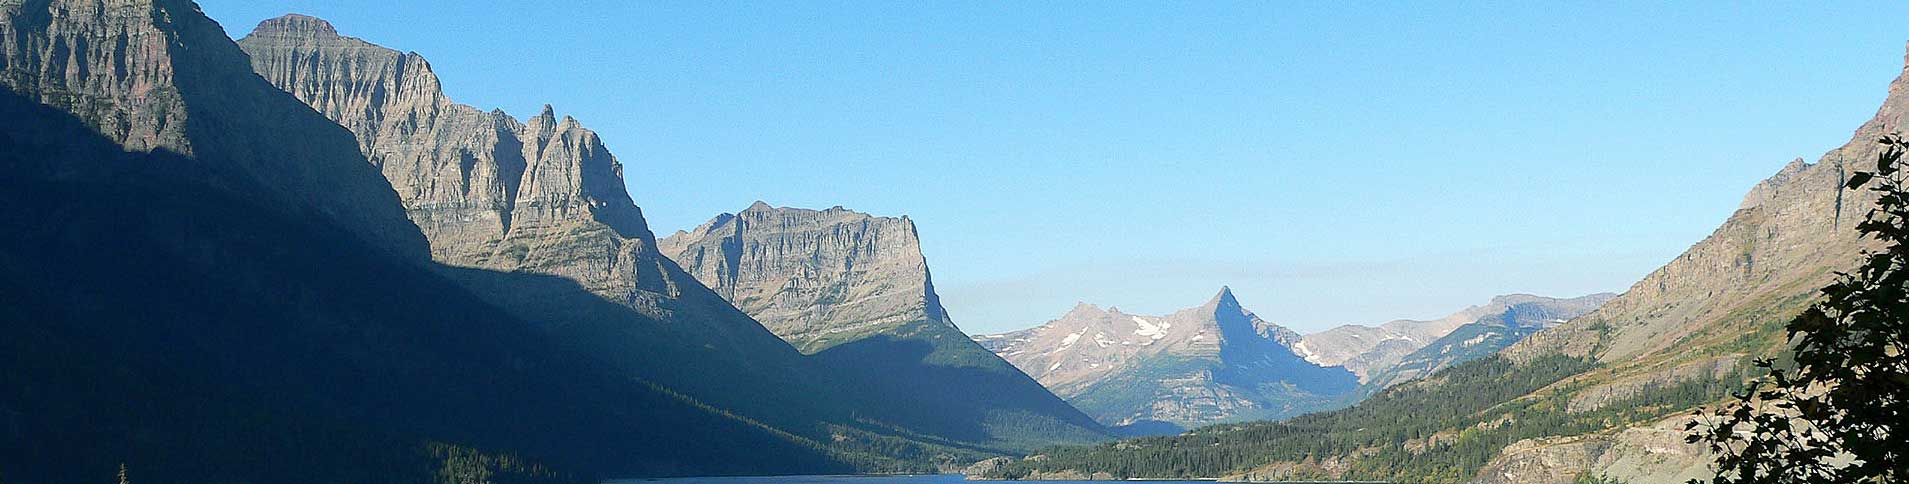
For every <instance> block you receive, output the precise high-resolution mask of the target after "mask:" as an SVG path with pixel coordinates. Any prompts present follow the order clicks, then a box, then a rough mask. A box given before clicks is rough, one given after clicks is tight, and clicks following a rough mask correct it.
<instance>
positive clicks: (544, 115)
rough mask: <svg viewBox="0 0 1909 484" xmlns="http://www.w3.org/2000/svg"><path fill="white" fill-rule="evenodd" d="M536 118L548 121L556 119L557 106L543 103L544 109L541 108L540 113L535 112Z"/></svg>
mask: <svg viewBox="0 0 1909 484" xmlns="http://www.w3.org/2000/svg"><path fill="white" fill-rule="evenodd" d="M537 118H538V119H544V120H549V121H556V120H557V108H556V107H554V106H551V105H549V104H545V105H544V110H543V112H541V113H537Z"/></svg>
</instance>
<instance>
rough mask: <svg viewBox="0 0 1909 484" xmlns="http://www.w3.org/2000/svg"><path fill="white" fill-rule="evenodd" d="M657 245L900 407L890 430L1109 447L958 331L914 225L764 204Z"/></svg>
mask: <svg viewBox="0 0 1909 484" xmlns="http://www.w3.org/2000/svg"><path fill="white" fill-rule="evenodd" d="M660 245H661V246H662V248H663V253H665V254H668V255H670V256H671V257H674V258H675V259H676V260H677V262H678V263H680V264H682V266H683V267H684V269H686V270H687V271H688V272H689V273H691V274H695V275H696V277H697V278H698V279H700V280H702V281H703V282H704V283H705V284H708V285H709V287H710V288H712V289H714V290H715V291H716V292H717V293H719V294H722V295H723V297H725V298H728V299H729V300H730V301H733V302H734V303H735V304H736V306H737V307H738V308H741V309H742V310H743V311H744V312H747V313H749V314H750V315H751V316H754V317H755V318H756V319H757V320H759V321H761V322H762V324H763V325H764V326H766V327H768V328H769V329H770V330H772V331H774V332H775V333H776V334H777V335H779V336H781V337H782V338H783V339H785V340H788V341H789V342H790V343H791V344H794V345H796V347H798V348H801V349H803V350H804V351H805V352H810V353H813V354H814V356H813V358H815V359H816V360H817V361H819V362H821V363H822V364H824V365H825V366H826V367H827V368H828V372H829V373H830V374H831V375H834V376H836V377H837V378H840V379H842V380H843V381H846V382H849V386H851V387H852V388H855V389H857V391H862V392H867V393H869V394H870V398H879V399H883V400H886V401H888V402H890V403H893V404H894V405H892V406H890V407H889V408H886V409H881V410H876V411H875V413H873V415H876V416H878V417H880V418H882V419H883V420H885V421H891V422H897V423H902V424H905V425H909V426H911V427H916V428H922V429H932V430H933V431H934V432H935V433H936V434H937V435H944V436H950V437H954V438H957V439H959V440H962V441H967V442H977V443H982V444H984V445H989V446H1002V447H1006V448H1011V449H1022V450H1028V449H1033V448H1036V447H1039V446H1043V445H1051V444H1055V443H1064V442H1071V443H1079V442H1089V441H1096V440H1102V439H1104V438H1106V434H1105V431H1104V430H1103V429H1102V428H1101V426H1100V425H1099V424H1097V423H1095V422H1094V421H1093V420H1092V419H1090V418H1088V417H1087V416H1086V415H1084V414H1082V413H1081V412H1080V411H1079V410H1075V409H1074V408H1073V407H1071V406H1069V405H1068V404H1067V403H1066V402H1064V401H1062V400H1061V399H1060V398H1059V397H1055V396H1054V395H1053V394H1052V393H1050V392H1048V390H1047V389H1046V388H1042V387H1041V385H1040V384H1039V383H1037V382H1035V381H1034V380H1033V379H1032V378H1028V376H1027V375H1025V374H1023V373H1021V371H1020V370H1018V369H1016V368H1014V366H1012V365H1009V364H1008V363H1007V362H1006V361H1002V360H1001V358H999V357H997V356H995V355H994V354H993V353H989V352H988V350H987V349H985V348H982V347H981V346H980V345H978V344H975V342H974V341H972V340H970V339H968V337H967V335H965V334H963V333H962V332H961V330H960V328H957V327H955V325H954V322H953V320H952V319H950V318H949V317H948V312H947V310H946V309H944V308H942V307H941V298H940V297H939V296H937V295H936V294H935V291H934V282H933V280H932V277H931V276H930V275H929V272H928V260H927V259H926V258H925V257H923V256H922V253H921V241H920V238H919V235H918V234H917V232H916V230H915V224H914V222H913V221H911V220H909V219H908V218H907V217H901V218H889V217H874V216H870V215H867V214H862V213H858V212H854V211H851V210H847V209H844V208H841V207H835V208H831V209H828V210H805V209H795V208H777V207H770V206H769V205H768V204H765V203H762V202H756V203H755V204H754V205H751V206H750V207H749V208H747V209H745V210H743V211H741V212H738V213H735V214H722V215H719V216H717V217H716V218H715V219H713V220H710V221H709V222H708V223H705V224H703V225H702V226H700V227H697V228H696V229H695V230H693V231H686V232H677V233H676V234H674V235H671V236H670V237H668V238H665V239H663V240H662V241H661V242H660Z"/></svg>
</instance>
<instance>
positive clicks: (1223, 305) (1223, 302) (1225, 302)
mask: <svg viewBox="0 0 1909 484" xmlns="http://www.w3.org/2000/svg"><path fill="white" fill-rule="evenodd" d="M1206 305H1208V306H1213V308H1214V309H1215V310H1219V311H1226V310H1233V309H1238V308H1239V307H1240V301H1239V300H1238V299H1235V298H1233V288H1232V287H1228V286H1220V292H1219V293H1218V294H1214V295H1213V299H1211V300H1208V301H1207V303H1206Z"/></svg>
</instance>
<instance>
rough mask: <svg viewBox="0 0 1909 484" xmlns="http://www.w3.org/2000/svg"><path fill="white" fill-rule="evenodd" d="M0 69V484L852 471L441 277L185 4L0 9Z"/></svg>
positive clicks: (349, 157) (367, 188)
mask: <svg viewBox="0 0 1909 484" xmlns="http://www.w3.org/2000/svg"><path fill="white" fill-rule="evenodd" d="M0 70H3V71H4V75H0V116H4V117H5V119H7V120H8V122H6V123H0V170H3V171H5V172H6V173H7V174H8V175H7V176H6V177H4V181H0V185H4V188H0V193H6V194H7V195H8V196H7V203H5V204H0V223H4V224H5V226H6V227H7V230H6V231H4V232H3V233H0V305H4V306H5V307H6V308H8V310H7V311H4V312H3V314H0V328H4V329H0V332H4V333H5V335H4V336H0V355H3V356H0V380H3V381H5V382H6V384H4V385H0V472H4V476H5V478H6V479H7V481H8V482H106V481H108V480H110V479H111V478H112V477H113V475H114V473H115V472H116V471H117V470H118V469H120V468H122V467H121V466H122V465H123V466H124V468H125V469H127V470H128V471H129V474H130V476H131V478H132V479H133V480H136V481H140V482H430V481H434V480H435V479H438V478H442V477H444V476H489V477H490V478H492V479H496V480H502V481H510V482H545V481H565V482H586V481H589V482H594V481H596V480H597V477H599V476H625V475H636V476H667V475H685V474H708V473H715V474H736V473H771V472H775V473H788V472H844V471H851V470H854V469H855V468H856V467H855V466H853V465H851V464H850V463H849V462H848V461H846V460H845V459H844V458H843V455H842V454H840V453H838V452H834V451H831V450H828V449H826V448H824V447H823V446H822V445H820V444H818V443H816V442H815V441H812V440H807V439H804V438H801V437H797V436H793V435H790V434H787V433H784V432H779V431H776V430H774V429H770V428H767V427H765V426H763V425H762V424H760V423H757V422H753V421H750V420H747V419H744V418H739V417H736V416H734V415H732V414H729V413H726V412H723V411H720V410H716V409H713V408H710V407H709V406H707V405H704V404H702V403H700V402H697V401H695V400H693V399H690V398H687V397H684V396H683V395H682V394H680V393H677V392H675V391H672V390H670V389H668V388H666V387H663V386H661V385H657V384H655V383H653V382H646V381H643V380H636V379H632V378H629V377H628V375H627V374H626V373H625V372H622V371H619V370H615V369H613V368H610V367H607V366H606V365H605V364H603V363H602V362H601V361H599V360H598V359H596V358H594V357H590V356H587V355H583V354H580V353H578V352H577V351H575V350H574V348H573V346H572V345H570V344H567V343H564V342H562V341H559V340H556V339H554V338H551V337H550V336H549V335H548V333H546V332H545V331H541V330H539V329H537V327H536V326H535V325H533V324H532V323H531V322H528V321H525V320H523V319H521V318H519V317H517V316H515V315H514V314H512V313H510V312H507V311H504V310H501V309H499V308H497V307H496V306H494V305H492V304H489V303H487V302H486V301H485V300H484V299H482V298H480V297H479V296H477V295H475V294H473V293H472V292H471V291H469V290H468V289H466V288H465V287H464V285H462V284H460V283H457V282H454V281H452V280H451V279H449V278H447V277H446V276H445V275H444V274H445V271H446V269H443V268H440V267H437V266H436V264H434V263H433V262H431V261H430V260H429V258H428V255H429V251H428V249H427V238H426V237H425V236H424V234H422V233H420V231H419V229H418V228H417V227H416V226H415V225H413V223H412V222H411V221H410V220H409V219H408V218H407V217H406V216H405V213H404V211H403V205H402V204H401V203H400V198H399V195H398V194H397V193H394V192H393V190H392V189H391V187H390V185H389V184H388V183H387V182H386V181H385V179H384V177H382V176H380V174H379V173H378V171H377V169H376V168H375V167H374V166H373V165H371V164H369V163H367V162H366V160H365V158H364V157H363V156H362V155H361V154H360V152H359V150H358V149H357V143H355V142H354V139H353V136H352V133H351V132H349V131H347V130H345V129H343V128H341V127H339V126H338V125H337V124H335V123H333V122H331V121H330V120H328V119H326V118H325V117H323V116H320V115H319V114H318V113H315V112H313V111H312V110H311V109H310V108H308V107H306V106H305V105H303V104H302V103H300V102H299V101H298V100H296V99H294V98H292V97H291V96H288V95H286V94H285V93H283V92H281V91H279V90H278V89H277V88H275V87H274V86H272V85H270V84H268V83H266V82H264V81H262V80H261V79H260V78H259V77H258V76H257V75H255V74H254V73H253V72H252V70H251V68H250V66H249V65H248V63H247V60H246V56H245V54H244V53H243V52H241V51H240V49H239V48H238V46H236V45H235V44H234V43H233V42H232V41H231V40H230V39H228V38H227V37H225V35H224V31H223V29H222V28H221V27H220V26H219V25H218V24H216V23H215V22H213V21H212V20H210V19H208V18H206V17H205V16H204V15H203V14H202V13H201V12H200V11H199V10H198V8H197V7H196V6H195V5H193V4H192V3H190V2H187V1H183V0H179V1H174V0H108V1H99V0H32V1H12V2H0ZM477 272H484V273H486V274H489V275H488V276H480V275H477V274H472V275H470V277H474V278H475V277H512V278H516V277H522V276H516V275H508V274H499V273H492V272H488V271H477Z"/></svg>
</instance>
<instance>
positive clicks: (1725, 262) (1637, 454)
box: [1478, 58, 1909, 482]
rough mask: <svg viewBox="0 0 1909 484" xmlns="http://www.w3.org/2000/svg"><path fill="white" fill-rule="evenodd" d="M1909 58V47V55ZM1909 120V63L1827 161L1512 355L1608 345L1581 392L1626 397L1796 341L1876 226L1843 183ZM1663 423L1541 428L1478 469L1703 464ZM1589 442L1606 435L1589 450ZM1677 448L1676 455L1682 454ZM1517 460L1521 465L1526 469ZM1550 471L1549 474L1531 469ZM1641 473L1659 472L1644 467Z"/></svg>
mask: <svg viewBox="0 0 1909 484" xmlns="http://www.w3.org/2000/svg"><path fill="white" fill-rule="evenodd" d="M1905 63H1906V64H1909V58H1905ZM1906 125H1909V68H1905V71H1904V73H1903V74H1902V75H1899V76H1898V77H1897V78H1896V79H1895V81H1894V82H1892V83H1891V84H1890V85H1889V96H1888V98H1887V99H1885V100H1884V102H1883V105H1882V107H1881V108H1879V109H1877V111H1876V115H1875V116H1874V117H1872V118H1871V119H1870V120H1869V121H1868V122H1865V123H1863V125H1862V126H1860V127H1858V128H1857V129H1856V132H1855V133H1854V135H1853V136H1852V137H1851V138H1850V140H1849V142H1848V143H1846V144H1844V145H1843V146H1841V147H1838V148H1836V149H1834V150H1830V151H1829V152H1828V153H1825V154H1824V155H1823V156H1821V157H1820V158H1818V160H1817V162H1816V163H1813V164H1812V163H1805V162H1804V161H1803V160H1801V159H1798V160H1795V161H1792V162H1790V163H1789V164H1788V165H1786V166H1784V167H1783V168H1782V169H1781V170H1779V171H1778V172H1777V173H1776V174H1775V175H1773V176H1771V177H1770V178H1769V179H1767V180H1765V181H1763V182H1762V183H1759V184H1757V186H1755V187H1752V188H1751V190H1750V192H1749V194H1747V195H1746V196H1745V197H1744V200H1743V202H1742V204H1741V205H1740V207H1739V208H1738V210H1737V211H1736V213H1734V214H1732V215H1731V216H1730V218H1729V219H1728V220H1725V221H1724V223H1723V225H1722V226H1721V227H1719V228H1718V229H1717V230H1716V231H1715V232H1713V233H1712V234H1711V235H1710V236H1709V237H1706V238H1705V239H1704V240H1702V241H1699V242H1697V243H1696V244H1695V245H1692V246H1691V247H1690V249H1689V250H1687V251H1685V252H1684V253H1683V254H1682V255H1680V256H1678V257H1677V258H1676V259H1674V260H1672V261H1670V262H1669V263H1667V264H1665V265H1664V266H1663V267H1662V268H1659V269H1657V270H1656V271H1654V272H1652V273H1651V274H1650V275H1648V276H1645V278H1644V279H1643V280H1642V281H1639V282H1638V283H1637V284H1636V285H1633V286H1632V287H1631V289H1630V290H1629V291H1626V292H1625V293H1624V295H1623V296H1621V297H1618V298H1617V299H1615V300H1612V301H1611V302H1610V303H1609V304H1606V305H1604V306H1603V307H1602V308H1600V309H1598V310H1597V311H1594V312H1592V313H1590V314H1587V315H1585V316H1584V317H1581V318H1578V319H1575V320H1572V321H1571V322H1569V323H1566V324H1564V325H1561V326H1559V327H1557V328H1553V329H1551V330H1548V331H1544V332H1540V333H1538V334H1535V335H1533V336H1531V337H1530V338H1527V339H1525V340H1524V341H1521V342H1519V343H1517V344H1514V345H1512V346H1511V347H1510V348H1507V349H1506V350H1505V351H1504V353H1503V354H1504V355H1506V356H1508V357H1511V358H1513V359H1517V360H1531V359H1535V358H1540V357H1544V356H1547V355H1556V354H1564V355H1573V356H1585V357H1590V358H1595V359H1597V360H1599V361H1601V362H1604V364H1605V365H1607V366H1609V367H1610V368H1611V369H1609V370H1601V371H1602V372H1605V373H1606V375H1605V376H1602V377H1592V376H1586V377H1582V378H1580V379H1579V380H1581V381H1583V383H1579V384H1578V385H1577V386H1581V387H1583V389H1582V390H1576V391H1572V392H1570V394H1569V395H1568V396H1570V397H1571V398H1572V401H1573V402H1574V403H1576V402H1590V403H1587V405H1589V404H1594V403H1596V402H1605V401H1612V400H1621V399H1622V398H1623V397H1624V396H1625V395H1627V394H1629V393H1635V391H1634V390H1633V389H1635V388H1639V387H1647V386H1650V385H1665V384H1674V383H1676V382H1680V381H1704V380H1706V379H1715V378H1718V376H1716V373H1719V372H1692V371H1690V369H1691V368H1701V367H1708V366H1711V365H1717V364H1728V365H1732V366H1734V365H1738V364H1740V361H1741V360H1742V359H1744V358H1748V357H1753V356H1763V355H1773V354H1775V353H1777V352H1778V351H1780V349H1781V348H1782V339H1783V334H1782V325H1783V324H1785V323H1787V322H1788V321H1789V319H1790V318H1792V317H1794V316H1795V315H1796V314H1797V313H1799V312H1801V311H1802V310H1803V309H1804V308H1806V307H1808V305H1809V304H1810V303H1812V302H1814V301H1815V300H1816V299H1817V297H1818V293H1817V290H1818V289H1820V288H1822V287H1823V286H1824V285H1827V284H1828V283H1830V282H1831V281H1833V280H1834V278H1835V274H1834V273H1835V271H1839V270H1847V269H1848V268H1850V267H1853V266H1854V265H1855V264H1856V263H1857V262H1858V258H1859V252H1860V251H1861V250H1862V249H1863V248H1866V247H1869V246H1870V244H1871V243H1872V242H1869V241H1866V240H1863V239H1862V238H1861V237H1860V234H1859V233H1858V232H1857V231H1856V230H1855V225H1856V223H1858V222H1860V221H1861V220H1862V218H1863V215H1864V214H1865V213H1867V212H1868V210H1869V209H1870V207H1872V206H1873V205H1874V202H1875V198H1874V194H1873V193H1871V192H1868V191H1850V190H1844V189H1842V188H1841V187H1842V184H1843V182H1844V181H1845V179H1846V177H1847V176H1848V174H1849V173H1851V172H1854V171H1857V170H1870V169H1873V168H1874V167H1875V160H1876V155H1877V146H1878V145H1877V144H1876V142H1875V140H1876V139H1877V138H1878V137H1880V136H1882V135H1883V134H1886V133H1890V132H1897V131H1901V130H1902V129H1903V127H1904V126H1906ZM1650 428H1651V427H1648V426H1645V425H1636V426H1627V427H1624V428H1623V429H1621V430H1622V431H1621V432H1614V433H1606V434H1597V435H1585V436H1577V437H1576V438H1573V439H1536V440H1532V441H1528V442H1523V443H1520V444H1518V445H1517V446H1515V447H1517V449H1518V450H1519V452H1515V453H1514V452H1507V453H1506V454H1504V455H1502V456H1500V458H1499V459H1497V460H1494V461H1493V462H1492V464H1491V465H1490V466H1488V467H1487V468H1486V469H1485V470H1484V471H1483V472H1481V473H1480V475H1479V476H1478V479H1479V480H1480V481H1486V482H1499V481H1503V479H1501V478H1499V477H1496V476H1515V475H1516V473H1525V474H1526V475H1550V476H1556V477H1555V478H1553V479H1549V481H1551V482H1567V481H1568V480H1569V479H1571V478H1573V477H1574V476H1576V475H1578V474H1579V473H1593V474H1605V475H1612V476H1637V475H1639V474H1640V473H1639V469H1649V468H1651V467H1640V466H1643V465H1644V464H1650V465H1651V466H1657V467H1662V468H1686V469H1687V468H1699V469H1700V468H1701V466H1702V465H1703V464H1704V463H1705V462H1706V461H1707V460H1708V459H1709V458H1710V457H1709V456H1708V455H1705V454H1704V453H1703V452H1701V449H1695V450H1690V449H1681V448H1680V449H1679V450H1677V451H1676V452H1662V451H1658V450H1651V449H1649V448H1647V447H1645V448H1640V446H1639V445H1634V444H1632V442H1634V440H1633V437H1636V436H1641V435H1646V433H1645V432H1646V431H1647V430H1649V429H1650ZM1584 449H1595V450H1596V451H1597V452H1593V453H1587V452H1583V450H1584ZM1673 457H1674V458H1673ZM1513 471H1516V472H1513ZM1531 482H1538V481H1531ZM1636 482H1655V481H1651V480H1648V479H1646V480H1638V481H1636Z"/></svg>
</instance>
